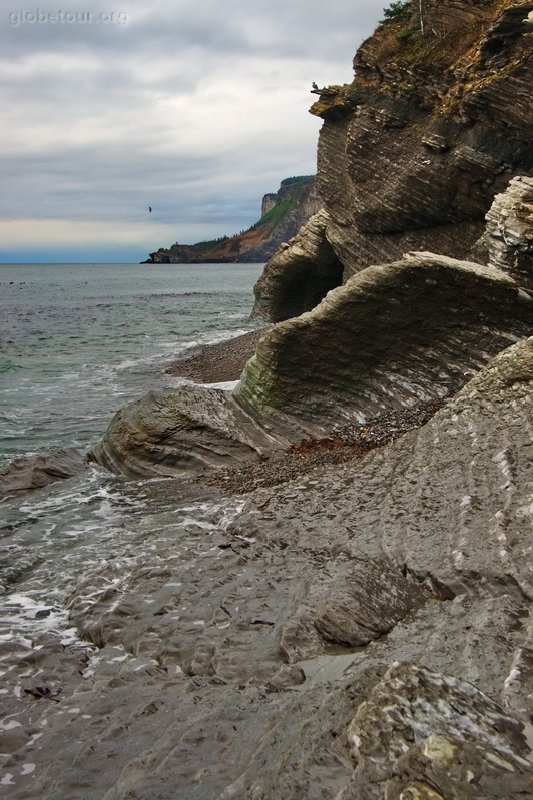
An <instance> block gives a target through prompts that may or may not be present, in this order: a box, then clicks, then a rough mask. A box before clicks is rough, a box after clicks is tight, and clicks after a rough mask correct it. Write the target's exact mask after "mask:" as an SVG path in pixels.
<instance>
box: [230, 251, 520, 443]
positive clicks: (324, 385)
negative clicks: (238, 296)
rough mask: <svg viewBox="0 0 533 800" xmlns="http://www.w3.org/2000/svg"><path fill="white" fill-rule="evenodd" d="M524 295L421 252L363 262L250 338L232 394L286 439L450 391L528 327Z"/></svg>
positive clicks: (498, 279)
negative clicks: (319, 296)
mask: <svg viewBox="0 0 533 800" xmlns="http://www.w3.org/2000/svg"><path fill="white" fill-rule="evenodd" d="M531 308H532V306H531V300H530V299H529V297H528V296H527V295H526V294H525V293H523V292H521V291H520V290H519V289H518V287H517V285H516V284H515V283H513V282H511V281H509V279H508V278H507V277H506V276H505V275H504V274H503V273H501V272H497V271H495V270H492V269H488V268H484V267H481V266H479V265H476V264H472V263H468V262H461V261H457V260H454V259H450V258H446V257H444V256H436V255H433V254H431V253H411V254H409V255H407V256H405V257H404V259H402V260H401V261H397V262H394V263H393V264H388V265H384V266H377V267H369V268H368V269H366V270H364V271H363V272H360V273H358V274H357V275H355V276H353V277H352V278H351V279H350V280H349V281H347V283H346V284H345V285H344V286H342V287H339V288H338V289H336V290H334V291H332V292H330V293H329V294H328V295H327V297H326V298H325V299H324V300H323V301H322V303H321V304H320V306H318V307H317V308H316V309H314V310H313V311H312V312H310V313H307V314H303V315H302V316H300V317H298V318H296V319H291V320H287V321H286V322H284V323H280V324H279V325H278V326H276V328H275V329H274V330H273V331H272V332H271V333H270V334H269V335H268V336H266V337H265V338H264V339H262V341H261V342H260V343H259V345H258V347H257V350H256V354H255V356H254V357H253V358H252V359H251V360H250V361H249V362H248V364H247V365H246V367H245V369H244V372H243V374H242V376H241V381H240V383H239V384H238V386H237V387H236V389H235V391H234V393H233V394H234V398H235V399H236V401H237V402H238V403H239V405H240V406H241V407H242V408H243V409H245V410H246V411H247V412H248V413H249V414H251V415H252V416H254V417H255V418H256V419H260V420H261V419H262V420H265V421H268V424H269V425H270V426H271V427H272V428H274V430H278V431H280V432H282V433H283V435H285V436H287V437H288V438H289V439H293V440H296V439H298V438H301V437H302V436H304V435H311V436H320V435H324V434H327V433H329V432H330V431H331V430H332V429H333V428H334V427H335V426H336V425H341V424H343V423H346V422H350V421H353V420H357V421H358V422H364V421H365V420H366V419H368V418H369V417H373V416H376V415H377V414H379V413H380V412H384V411H386V410H387V409H391V408H401V407H402V406H410V405H415V404H416V403H417V402H420V401H426V402H430V401H432V400H436V399H438V398H441V397H445V396H447V395H449V394H450V393H453V392H455V391H457V389H459V388H460V387H461V386H462V385H463V384H464V383H465V381H466V380H467V379H468V377H469V376H471V375H473V374H474V373H475V372H476V371H477V370H478V369H479V368H480V367H481V366H482V364H483V363H485V362H486V360H487V358H489V357H490V356H491V355H495V354H496V353H497V352H498V351H499V350H502V349H504V348H505V347H506V346H507V345H508V344H510V343H511V342H512V341H513V340H515V339H516V338H517V337H520V336H524V335H528V334H529V333H530V332H531V330H532V327H531V326H532V322H533V318H532V316H531Z"/></svg>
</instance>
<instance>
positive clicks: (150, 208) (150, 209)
mask: <svg viewBox="0 0 533 800" xmlns="http://www.w3.org/2000/svg"><path fill="white" fill-rule="evenodd" d="M148 211H149V212H150V214H151V213H152V206H148Z"/></svg>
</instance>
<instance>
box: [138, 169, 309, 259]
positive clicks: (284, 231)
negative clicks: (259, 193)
mask: <svg viewBox="0 0 533 800" xmlns="http://www.w3.org/2000/svg"><path fill="white" fill-rule="evenodd" d="M321 206H322V202H321V200H320V199H319V196H318V193H317V191H316V185H315V176H314V175H299V176H296V177H291V178H285V180H283V181H281V185H280V187H279V189H278V191H277V192H275V193H269V194H265V195H263V199H262V201H261V217H260V219H259V220H258V221H257V222H255V223H254V224H253V225H251V226H250V227H249V228H248V230H245V231H241V232H240V233H238V234H235V235H234V236H222V237H220V238H218V239H211V240H208V241H204V242H197V243H196V244H178V242H176V243H175V244H173V245H172V246H171V247H168V248H164V247H160V248H159V250H156V251H155V252H154V253H150V256H149V258H147V259H146V261H143V262H142V263H143V264H196V263H198V264H202V263H211V264H213V263H215V264H216V263H231V262H238V261H241V262H258V263H261V262H264V261H268V259H269V258H270V257H271V256H272V255H274V253H275V252H276V250H277V249H278V248H279V247H280V245H281V244H282V243H283V242H286V241H287V240H288V239H291V238H292V237H293V236H295V235H296V234H297V233H298V231H299V229H300V228H301V227H302V225H305V223H306V222H307V221H308V220H309V218H310V217H312V216H313V214H316V212H317V211H318V210H319V209H320V208H321Z"/></svg>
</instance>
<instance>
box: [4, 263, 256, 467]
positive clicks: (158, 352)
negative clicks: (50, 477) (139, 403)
mask: <svg viewBox="0 0 533 800" xmlns="http://www.w3.org/2000/svg"><path fill="white" fill-rule="evenodd" d="M260 272H261V266H260V265H257V264H212V265H211V264H205V265H191V264H188V265H179V266H176V265H174V264H162V265H146V264H29V265H21V264H16V265H7V264H0V467H1V466H2V465H5V464H6V463H7V462H9V461H11V460H12V459H13V458H15V457H17V456H20V455H26V454H29V453H36V452H41V451H43V450H53V449H57V448H59V447H79V448H82V449H88V448H89V447H90V446H91V445H93V444H95V443H96V442H97V441H98V439H99V437H100V435H101V434H102V433H103V431H104V430H105V428H106V427H107V424H108V422H109V420H110V419H111V416H112V414H113V413H114V412H115V411H116V410H117V409H118V408H119V407H120V406H121V405H124V404H125V403H127V402H129V401H130V400H132V399H135V398H137V397H140V396H141V395H142V394H143V393H145V392H146V391H147V389H148V388H151V387H155V386H162V385H172V379H171V378H169V376H167V375H165V374H164V367H165V363H166V362H169V361H170V360H172V358H173V357H175V356H176V355H177V354H178V353H180V352H183V350H184V349H185V348H188V347H191V346H192V345H194V344H197V343H202V342H210V341H216V340H218V339H223V338H226V337H228V336H231V335H234V334H235V333H238V332H239V331H240V332H244V331H246V330H250V329H251V328H252V327H254V326H253V325H252V323H250V321H249V319H248V317H249V314H250V310H251V306H252V287H253V284H254V282H255V281H256V280H257V277H258V276H259V274H260Z"/></svg>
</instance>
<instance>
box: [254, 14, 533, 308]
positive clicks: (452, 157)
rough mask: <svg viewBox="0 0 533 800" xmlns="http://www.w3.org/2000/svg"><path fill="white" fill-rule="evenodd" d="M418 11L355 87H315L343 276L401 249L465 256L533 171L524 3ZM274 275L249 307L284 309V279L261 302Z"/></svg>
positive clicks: (322, 168)
mask: <svg viewBox="0 0 533 800" xmlns="http://www.w3.org/2000/svg"><path fill="white" fill-rule="evenodd" d="M415 7H416V11H415V10H414V9H415ZM423 9H424V16H423V20H422V22H423V25H424V34H423V35H422V33H421V25H420V18H419V12H418V4H413V12H412V15H411V16H409V15H407V16H406V15H401V16H400V17H399V18H398V19H393V20H391V21H390V22H388V23H386V24H384V25H382V26H381V27H380V28H378V30H377V31H376V33H375V34H374V36H373V37H371V38H370V39H369V40H368V41H367V42H365V43H364V44H363V45H362V47H361V48H360V50H359V52H358V53H357V55H356V58H355V61H354V67H355V72H356V77H355V80H354V82H353V83H352V84H351V85H345V86H338V87H329V88H326V89H324V90H322V94H321V96H320V99H319V100H318V102H317V103H315V105H314V106H313V107H312V109H311V111H312V112H313V113H315V114H318V115H319V116H321V117H323V118H324V120H325V122H324V125H323V127H322V131H321V134H320V141H319V147H318V177H317V185H318V190H319V193H320V196H321V198H322V199H323V201H324V206H325V209H326V211H327V212H328V214H329V222H328V225H327V226H326V228H325V230H324V236H325V238H326V239H327V241H328V242H329V244H330V245H331V247H332V248H333V250H334V252H335V254H336V256H337V257H338V259H339V261H340V262H341V263H342V265H343V267H344V272H345V277H348V276H350V275H352V274H354V273H355V272H357V271H359V270H361V269H364V268H365V267H367V266H369V265H371V264H382V263H386V262H389V261H394V260H396V259H398V258H400V257H401V256H402V254H403V253H404V252H405V251H407V250H431V251H432V252H437V253H443V254H445V255H449V256H453V257H456V258H464V257H465V256H467V255H468V253H469V251H470V249H471V248H472V246H473V245H474V243H475V242H476V240H477V239H478V238H479V236H480V235H481V234H482V232H483V224H484V216H485V214H486V212H487V211H488V210H489V208H490V206H491V204H492V201H493V198H494V196H495V194H497V193H499V192H502V191H503V190H504V189H505V188H506V186H507V184H508V183H509V181H510V179H511V178H512V177H513V176H515V175H516V174H517V173H520V174H524V175H527V174H530V173H531V171H532V170H533V156H532V151H531V147H530V146H529V142H530V140H531V136H532V134H533V111H532V106H531V102H530V94H529V93H530V86H531V81H532V79H533V62H532V56H531V54H532V43H533V28H532V26H531V25H530V24H529V23H528V22H527V20H526V18H527V17H528V13H529V12H530V11H531V10H532V9H533V3H531V2H521V3H510V2H507V3H501V2H486V3H474V2H470V1H469V0H443V2H437V1H436V0H425V2H424V3H423ZM525 20H526V21H525ZM277 268H278V267H277V264H276V263H274V264H273V265H272V267H271V266H270V265H267V268H266V272H267V275H266V276H265V278H264V279H263V281H262V283H260V284H259V285H258V294H259V297H258V300H257V306H256V307H257V310H258V311H259V312H260V313H262V314H263V315H264V316H266V317H270V318H272V319H279V318H280V316H279V309H280V307H283V305H284V303H285V302H286V303H287V308H286V317H288V316H290V312H291V304H290V300H289V299H288V298H287V294H286V291H285V290H286V287H285V286H284V285H283V284H282V283H280V284H279V286H280V288H279V291H278V293H277V294H276V295H275V297H272V294H269V293H267V294H266V295H265V297H263V294H262V288H263V287H264V286H269V278H268V272H269V271H270V270H271V269H272V271H273V273H276V272H277ZM291 289H292V287H291ZM269 307H271V308H272V312H270V311H269Z"/></svg>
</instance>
